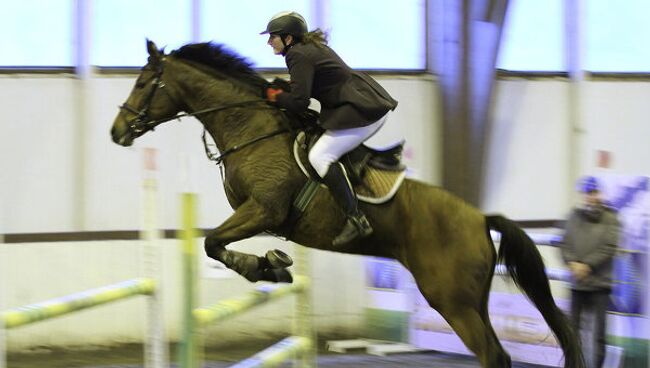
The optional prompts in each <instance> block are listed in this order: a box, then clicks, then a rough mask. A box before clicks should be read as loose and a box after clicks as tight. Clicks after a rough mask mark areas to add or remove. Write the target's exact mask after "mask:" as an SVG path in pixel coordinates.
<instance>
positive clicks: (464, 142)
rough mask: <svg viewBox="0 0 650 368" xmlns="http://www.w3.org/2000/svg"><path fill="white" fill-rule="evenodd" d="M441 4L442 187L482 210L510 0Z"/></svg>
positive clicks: (444, 0)
mask: <svg viewBox="0 0 650 368" xmlns="http://www.w3.org/2000/svg"><path fill="white" fill-rule="evenodd" d="M438 1H441V2H442V7H440V6H436V7H435V8H437V9H441V11H442V12H443V14H442V17H437V19H440V20H441V21H442V27H441V31H442V35H441V37H442V44H441V45H440V47H438V48H437V49H438V50H440V51H441V52H442V55H438V57H437V58H436V61H437V68H436V69H437V71H438V73H439V74H440V81H441V89H442V97H443V186H444V187H445V189H447V190H449V191H451V192H452V193H454V194H456V195H458V196H459V197H461V198H463V199H465V200H467V201H468V202H470V203H472V204H474V205H479V204H480V195H481V187H482V186H481V182H482V177H483V173H482V171H483V160H484V148H485V144H486V143H485V140H486V138H485V137H486V136H487V132H488V128H489V114H490V107H491V102H492V93H493V89H494V84H495V75H496V70H495V64H496V58H497V54H498V49H499V41H500V39H501V31H502V29H503V20H504V18H505V14H506V9H507V6H508V0H438Z"/></svg>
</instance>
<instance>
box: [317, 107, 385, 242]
mask: <svg viewBox="0 0 650 368" xmlns="http://www.w3.org/2000/svg"><path fill="white" fill-rule="evenodd" d="M385 121H386V116H384V117H382V118H381V119H380V120H378V121H377V122H375V123H373V124H371V125H368V126H365V127H361V128H352V129H341V130H328V131H326V132H325V133H324V134H323V135H322V136H321V137H320V138H319V139H318V141H317V142H316V143H315V144H314V146H313V147H312V149H311V150H310V151H309V162H310V163H311V165H312V166H313V167H314V169H315V170H316V172H317V173H318V175H319V176H320V177H321V178H322V179H323V182H324V183H325V185H327V187H328V188H329V190H330V192H331V193H332V196H333V197H334V199H335V201H336V203H337V204H338V205H339V206H340V207H341V208H342V209H343V212H344V213H345V215H346V217H347V221H346V223H345V226H344V227H343V230H342V231H341V233H340V234H339V235H338V236H337V237H335V238H334V241H333V242H332V244H333V245H334V246H339V245H341V244H345V243H348V242H350V241H352V240H354V239H356V238H358V237H363V236H368V235H370V234H371V233H372V227H371V226H370V224H369V223H368V220H367V219H366V216H365V215H364V214H363V213H361V211H359V208H358V203H357V198H356V195H355V194H354V190H353V189H352V185H350V182H349V181H348V179H347V177H346V175H345V171H344V170H343V168H342V167H341V165H340V164H338V163H337V161H338V160H339V158H341V156H343V155H344V154H345V153H347V152H349V151H351V150H353V149H354V148H355V147H357V146H358V145H359V144H361V143H362V142H364V141H365V140H367V139H368V138H370V137H371V136H372V135H373V134H375V133H376V132H377V130H379V128H381V126H382V125H383V124H384V122H385Z"/></svg>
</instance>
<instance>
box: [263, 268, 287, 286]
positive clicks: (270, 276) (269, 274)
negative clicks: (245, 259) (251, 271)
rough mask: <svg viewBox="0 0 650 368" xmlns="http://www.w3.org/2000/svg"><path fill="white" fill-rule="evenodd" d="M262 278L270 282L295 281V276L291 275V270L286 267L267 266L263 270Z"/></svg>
mask: <svg viewBox="0 0 650 368" xmlns="http://www.w3.org/2000/svg"><path fill="white" fill-rule="evenodd" d="M261 280H264V281H270V282H286V283H289V284H291V283H292V282H293V276H292V275H291V272H289V271H288V270H286V269H284V268H267V269H266V270H264V271H262V278H261Z"/></svg>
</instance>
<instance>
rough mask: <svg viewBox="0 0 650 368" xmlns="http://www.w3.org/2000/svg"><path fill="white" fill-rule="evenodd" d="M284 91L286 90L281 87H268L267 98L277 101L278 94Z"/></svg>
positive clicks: (270, 100)
mask: <svg viewBox="0 0 650 368" xmlns="http://www.w3.org/2000/svg"><path fill="white" fill-rule="evenodd" d="M282 92H284V91H283V90H281V89H279V88H273V87H269V88H267V89H266V99H267V100H269V102H276V101H277V96H278V95H279V94H280V93H282Z"/></svg>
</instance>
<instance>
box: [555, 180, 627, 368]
mask: <svg viewBox="0 0 650 368" xmlns="http://www.w3.org/2000/svg"><path fill="white" fill-rule="evenodd" d="M577 189H578V191H579V192H580V193H581V195H582V201H581V203H580V204H579V205H578V206H576V207H575V208H574V209H573V210H572V211H571V214H570V215H569V218H568V220H567V223H566V227H565V230H564V236H563V240H562V242H561V243H560V251H561V253H562V258H563V259H564V262H565V263H566V264H567V266H568V268H569V270H570V271H571V276H572V282H571V321H572V323H573V326H574V328H575V329H576V331H579V330H580V329H581V328H584V327H585V326H583V325H581V319H582V317H583V316H584V315H585V314H586V313H587V312H591V313H593V315H594V317H595V318H594V321H595V324H594V326H593V329H592V332H593V333H592V336H593V341H588V342H585V344H589V345H591V346H593V347H594V348H593V353H594V354H593V356H592V357H586V358H587V360H588V361H591V362H592V363H593V365H590V366H593V367H601V366H602V364H603V362H604V360H605V344H606V341H605V332H606V321H607V315H606V313H607V306H608V304H609V295H610V293H611V291H612V268H613V261H614V256H615V255H616V250H617V247H618V242H619V232H620V224H619V221H618V218H617V214H616V212H615V210H614V209H612V208H611V207H609V206H607V205H606V204H605V202H604V201H603V198H602V187H601V184H600V182H599V181H598V179H597V178H596V177H594V176H586V177H584V178H582V179H581V180H580V181H578V185H577Z"/></svg>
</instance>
